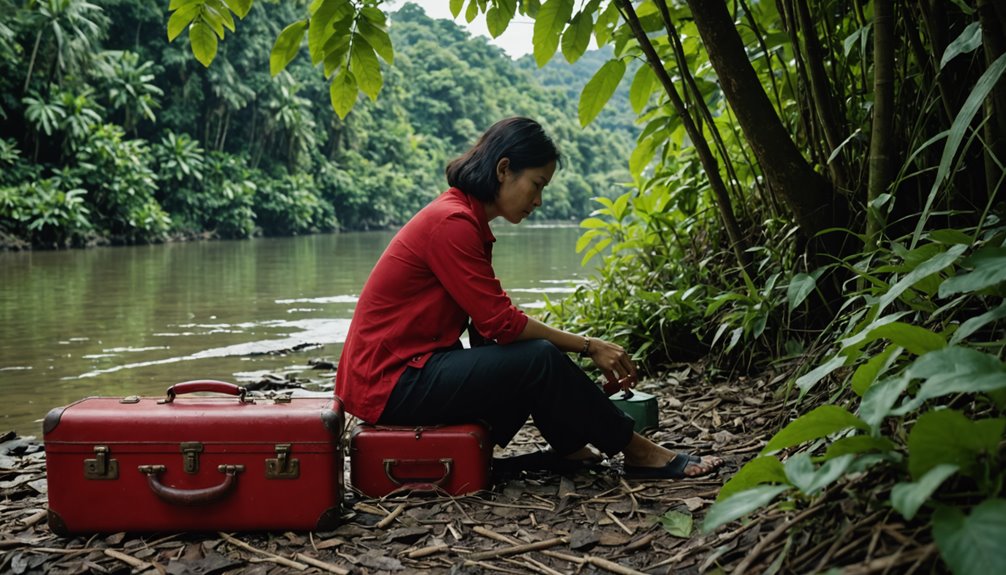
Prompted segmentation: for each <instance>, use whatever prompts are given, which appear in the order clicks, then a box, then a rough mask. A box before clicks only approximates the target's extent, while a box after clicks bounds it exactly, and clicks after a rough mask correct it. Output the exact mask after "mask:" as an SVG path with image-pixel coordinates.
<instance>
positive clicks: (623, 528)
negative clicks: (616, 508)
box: [604, 509, 635, 535]
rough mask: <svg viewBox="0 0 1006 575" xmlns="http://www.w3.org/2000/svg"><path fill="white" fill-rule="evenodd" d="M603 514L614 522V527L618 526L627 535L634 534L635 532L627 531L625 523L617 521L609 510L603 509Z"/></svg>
mask: <svg viewBox="0 0 1006 575" xmlns="http://www.w3.org/2000/svg"><path fill="white" fill-rule="evenodd" d="M604 514H605V515H607V516H608V518H609V519H611V520H612V521H614V522H615V525H618V526H619V527H621V528H622V531H625V532H626V533H628V534H629V535H633V534H634V533H635V531H633V530H632V529H629V528H628V527H626V526H625V523H622V522H621V521H619V520H618V517H615V514H614V513H612V512H611V511H610V510H608V509H605V510H604Z"/></svg>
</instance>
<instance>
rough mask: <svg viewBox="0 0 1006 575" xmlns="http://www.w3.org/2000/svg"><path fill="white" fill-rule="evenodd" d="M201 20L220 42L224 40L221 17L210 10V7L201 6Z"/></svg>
mask: <svg viewBox="0 0 1006 575" xmlns="http://www.w3.org/2000/svg"><path fill="white" fill-rule="evenodd" d="M201 17H202V20H203V22H204V23H206V25H207V26H209V27H210V29H211V30H213V33H214V34H216V35H217V37H218V38H220V39H221V40H223V39H224V24H223V17H222V16H220V13H219V12H217V11H216V10H214V9H213V8H211V7H210V6H208V5H206V4H204V5H203V13H202V15H201Z"/></svg>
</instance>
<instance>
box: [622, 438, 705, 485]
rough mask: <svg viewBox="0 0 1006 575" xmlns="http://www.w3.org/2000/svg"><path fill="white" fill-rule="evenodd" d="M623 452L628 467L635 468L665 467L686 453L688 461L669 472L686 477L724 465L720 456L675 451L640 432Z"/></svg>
mask: <svg viewBox="0 0 1006 575" xmlns="http://www.w3.org/2000/svg"><path fill="white" fill-rule="evenodd" d="M622 452H623V453H624V454H625V466H626V468H630V469H634V470H640V469H654V470H658V469H663V468H665V467H668V466H669V465H670V464H671V463H672V462H674V461H675V460H676V458H677V457H678V456H679V455H684V456H685V457H687V458H688V459H687V462H684V461H679V462H678V464H679V465H675V468H676V469H675V470H674V471H673V472H669V473H673V474H675V475H677V474H680V475H684V476H685V477H697V476H699V475H705V474H707V473H710V472H712V471H715V470H716V469H717V468H719V467H720V466H721V465H723V460H722V459H721V458H719V457H716V456H711V455H707V456H705V457H701V458H700V457H696V456H694V455H688V454H679V453H675V452H674V451H671V450H670V449H667V448H666V447H663V446H661V445H657V444H656V443H653V442H652V441H650V440H649V439H647V438H645V437H643V436H642V435H639V434H638V433H634V434H633V435H632V439H631V440H630V441H629V445H627V446H626V447H625V449H624V450H623V451H622ZM677 469H680V471H677Z"/></svg>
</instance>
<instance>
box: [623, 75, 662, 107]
mask: <svg viewBox="0 0 1006 575" xmlns="http://www.w3.org/2000/svg"><path fill="white" fill-rule="evenodd" d="M656 85H657V75H656V74H654V73H653V68H651V67H650V66H649V65H646V64H643V65H642V66H640V67H639V70H636V75H635V76H634V77H633V78H632V85H631V86H629V103H630V104H632V109H633V111H635V112H636V113H637V114H641V113H643V109H644V108H646V103H647V102H649V101H650V94H652V93H653V88H654V86H656Z"/></svg>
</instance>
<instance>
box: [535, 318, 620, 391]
mask: <svg viewBox="0 0 1006 575" xmlns="http://www.w3.org/2000/svg"><path fill="white" fill-rule="evenodd" d="M525 339H546V340H548V341H550V342H551V343H552V345H554V346H556V347H557V348H559V349H561V350H563V351H568V352H575V353H583V352H586V353H585V355H589V356H590V359H591V360H592V361H593V362H594V365H596V366H597V367H599V368H600V369H601V371H602V372H603V373H604V376H605V377H606V378H607V379H608V381H609V382H610V383H612V384H616V383H617V384H620V385H621V388H622V389H628V388H629V387H633V386H635V384H636V378H637V374H636V364H635V363H633V361H632V358H631V357H629V354H628V352H626V351H625V349H624V348H622V346H620V345H618V344H616V343H611V342H607V341H604V340H601V339H597V338H596V337H584V336H582V335H577V334H575V333H570V332H568V331H563V330H561V329H556V328H554V327H551V326H549V325H546V324H544V323H542V322H540V321H538V320H536V319H534V318H533V317H528V321H527V326H525V327H524V331H522V332H521V333H520V335H518V336H517V340H518V341H520V340H525Z"/></svg>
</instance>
